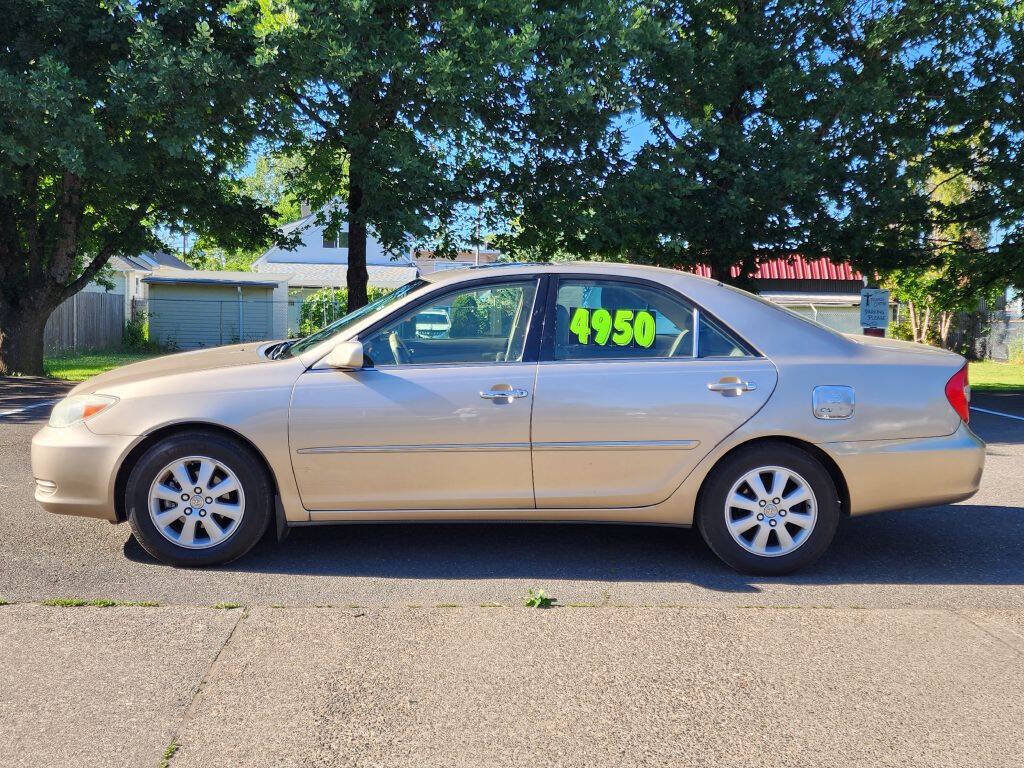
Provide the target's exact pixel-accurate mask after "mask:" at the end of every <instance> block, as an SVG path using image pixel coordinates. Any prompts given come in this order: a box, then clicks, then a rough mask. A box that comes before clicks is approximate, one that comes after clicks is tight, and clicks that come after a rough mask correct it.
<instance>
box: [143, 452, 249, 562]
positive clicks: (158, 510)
mask: <svg viewBox="0 0 1024 768" xmlns="http://www.w3.org/2000/svg"><path fill="white" fill-rule="evenodd" d="M244 513H245V494H244V492H243V491H242V484H241V482H240V481H239V480H238V476H237V475H236V474H235V473H234V471H233V470H232V469H231V468H230V467H228V466H227V465H226V464H225V463H224V462H222V461H218V460H217V459H211V458H210V457H208V456H187V457H185V458H183V459H175V460H174V461H172V462H171V463H170V464H168V465H167V466H165V467H164V468H163V469H162V470H160V471H159V472H158V473H157V475H156V478H155V479H154V480H153V484H152V485H151V486H150V489H149V516H150V518H151V519H152V521H153V524H154V525H155V526H156V529H157V530H158V531H159V532H160V535H161V536H163V537H164V538H165V539H167V540H168V541H170V542H172V543H174V544H176V545H178V546H179V547H185V548H186V549H208V548H209V547H213V546H216V545H217V544H220V543H222V542H224V541H225V540H227V539H228V538H229V537H230V536H231V535H232V534H233V533H234V532H235V531H237V530H238V525H239V523H240V522H241V520H242V515H243V514H244Z"/></svg>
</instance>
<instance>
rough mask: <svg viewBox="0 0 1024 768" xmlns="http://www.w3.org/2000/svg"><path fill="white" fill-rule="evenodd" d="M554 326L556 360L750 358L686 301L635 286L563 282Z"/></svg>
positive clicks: (556, 303)
mask: <svg viewBox="0 0 1024 768" xmlns="http://www.w3.org/2000/svg"><path fill="white" fill-rule="evenodd" d="M554 325H555V339H554V359H555V360H619V359H633V358H637V359H645V358H646V359H650V358H693V357H741V356H746V355H747V354H748V353H747V351H746V349H745V348H744V346H743V345H742V344H741V343H740V342H739V341H738V340H737V339H736V338H735V337H734V336H733V335H732V334H731V333H729V332H728V331H726V330H725V329H723V328H721V327H720V326H719V325H718V324H717V323H715V322H714V321H713V320H711V319H710V318H707V317H704V316H703V315H702V314H701V313H700V312H699V311H698V310H697V309H696V307H695V306H694V305H693V304H691V303H690V302H688V301H687V300H686V299H684V298H683V297H681V296H678V295H676V294H672V293H670V292H668V291H662V290H657V289H655V288H649V287H646V286H643V285H640V284H637V283H630V282H619V281H615V280H585V279H581V280H576V279H568V280H559V282H558V293H557V295H556V298H555V323H554ZM695 328H696V329H697V331H696V333H695V332H694V329H695Z"/></svg>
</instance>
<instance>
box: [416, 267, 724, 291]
mask: <svg viewBox="0 0 1024 768" xmlns="http://www.w3.org/2000/svg"><path fill="white" fill-rule="evenodd" d="M573 272H580V273H583V274H601V275H609V276H616V275H617V276H621V277H637V278H646V279H648V280H653V281H655V282H664V281H665V279H666V278H672V280H673V281H677V280H680V279H681V280H683V281H686V282H689V281H693V282H697V283H702V284H709V285H721V283H720V282H719V281H717V280H711V279H710V278H706V277H700V276H698V275H694V274H692V273H690V272H683V271H682V270H679V269H668V268H665V267H653V266H648V265H646V264H624V263H622V262H615V261H554V262H540V261H501V262H494V263H490V264H480V265H476V266H472V267H466V268H464V269H445V270H442V271H440V272H431V273H429V274H424V275H420V278H421V279H423V280H426V281H427V282H430V283H434V284H442V283H455V282H461V281H463V280H473V279H477V278H481V277H490V276H491V275H495V276H497V275H507V274H512V275H515V274H517V273H523V274H531V275H534V274H544V273H548V274H551V273H553V274H570V275H571V274H572V273H573Z"/></svg>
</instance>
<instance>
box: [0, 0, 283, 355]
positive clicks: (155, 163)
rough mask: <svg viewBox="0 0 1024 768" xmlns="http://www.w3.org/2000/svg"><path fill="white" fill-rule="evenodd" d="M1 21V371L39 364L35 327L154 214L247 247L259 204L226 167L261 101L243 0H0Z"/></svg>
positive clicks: (260, 63)
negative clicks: (1, 4) (3, 1)
mask: <svg viewBox="0 0 1024 768" xmlns="http://www.w3.org/2000/svg"><path fill="white" fill-rule="evenodd" d="M12 2H13V7H12V5H11V3H8V5H7V9H6V10H7V13H6V14H5V17H6V18H5V27H4V32H3V33H0V374H3V373H10V372H13V371H20V372H23V373H29V374H41V373H42V371H43V343H42V339H43V327H44V325H45V323H46V320H47V318H48V317H49V315H50V313H51V312H52V311H53V309H54V308H56V306H57V305H58V304H60V302H61V301H63V300H64V299H65V298H67V297H69V296H71V295H73V294H74V293H75V292H77V291H79V290H81V289H82V288H83V287H84V286H85V285H86V284H88V283H89V281H91V280H92V279H93V278H94V277H95V276H96V275H97V274H98V273H99V272H100V270H101V269H103V267H104V265H105V264H106V263H107V261H108V260H109V259H110V257H111V256H112V255H114V254H129V255H131V254H135V253H139V252H141V251H143V250H145V249H147V248H155V247H158V246H159V243H158V241H157V240H156V238H155V236H154V234H153V232H154V228H155V227H157V226H165V227H167V226H172V225H174V224H175V223H177V222H182V221H186V222H189V224H190V226H191V228H192V229H193V230H194V231H197V232H200V233H215V234H217V236H218V237H219V238H220V240H221V241H222V242H225V243H229V244H231V245H244V244H247V243H255V242H259V241H263V240H265V239H267V238H268V237H269V236H270V235H271V232H272V230H271V227H270V223H269V220H268V218H269V216H270V214H271V210H270V208H269V206H267V205H265V204H263V203H260V202H258V201H257V200H255V199H253V198H252V197H250V196H247V195H245V194H243V190H242V189H241V188H240V185H239V184H238V183H237V182H236V181H234V180H232V179H231V178H230V177H229V176H228V175H227V174H226V171H227V169H228V168H229V167H231V166H232V165H237V164H239V163H240V162H241V161H242V160H243V159H244V157H245V152H246V149H247V147H248V146H249V144H250V142H251V141H252V140H253V138H254V137H255V136H256V135H257V133H258V130H259V128H260V126H261V122H262V120H263V119H264V116H265V115H266V113H267V101H266V99H265V98H264V97H263V94H264V93H265V92H266V80H265V78H266V75H267V68H266V66H265V65H266V64H268V62H270V61H271V52H270V49H268V48H266V47H265V46H264V45H263V44H262V43H261V40H260V35H259V26H260V24H261V17H260V13H259V8H258V5H257V4H256V3H255V2H248V1H247V0H206V2H196V1H194V0H179V1H178V2H175V3H173V4H168V3H158V2H154V1H152V0H110V1H109V2H105V3H81V2H76V1H75V0H12Z"/></svg>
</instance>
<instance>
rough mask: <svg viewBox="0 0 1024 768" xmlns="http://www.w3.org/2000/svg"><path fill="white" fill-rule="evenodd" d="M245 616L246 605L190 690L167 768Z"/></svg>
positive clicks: (247, 610)
mask: <svg viewBox="0 0 1024 768" xmlns="http://www.w3.org/2000/svg"><path fill="white" fill-rule="evenodd" d="M211 610H214V609H211ZM247 618H249V608H248V606H246V607H245V608H244V609H242V611H241V613H240V614H239V615H238V618H237V619H236V620H235V623H234V624H233V625H232V627H231V631H230V632H228V636H227V637H226V638H224V642H223V643H221V646H220V648H218V649H217V653H216V654H215V655H214V657H213V660H212V661H211V662H210V665H209V666H208V667H207V668H206V672H205V673H204V674H203V676H202V677H201V678H200V679H199V682H198V683H197V684H196V687H195V688H194V689H193V690H192V695H191V697H190V698H189V702H188V705H187V706H186V707H185V711H184V712H183V713H182V715H181V720H180V721H179V723H178V728H177V729H176V730H175V731H174V733H173V735H172V736H171V744H176V745H177V746H178V748H177V749H176V750H175V751H174V753H173V754H172V755H171V756H170V758H166V759H165V760H164V763H163V765H166V766H167V768H170V766H171V765H172V764H173V763H174V759H175V758H176V757H177V756H178V755H180V754H181V751H182V747H184V746H185V744H184V742H183V741H182V738H184V736H185V733H186V731H187V726H188V724H189V722H191V720H192V717H193V716H194V715H195V712H196V709H197V708H198V704H199V699H200V698H201V696H202V694H203V692H204V691H205V690H206V688H207V684H208V683H209V681H210V678H211V677H212V676H213V671H214V669H216V667H217V663H218V662H219V661H220V659H221V656H223V655H224V651H225V650H226V649H227V647H228V646H229V645H231V641H232V640H234V638H235V634H236V633H237V632H238V628H239V627H241V626H242V624H243V622H245V620H246V619H247Z"/></svg>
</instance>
